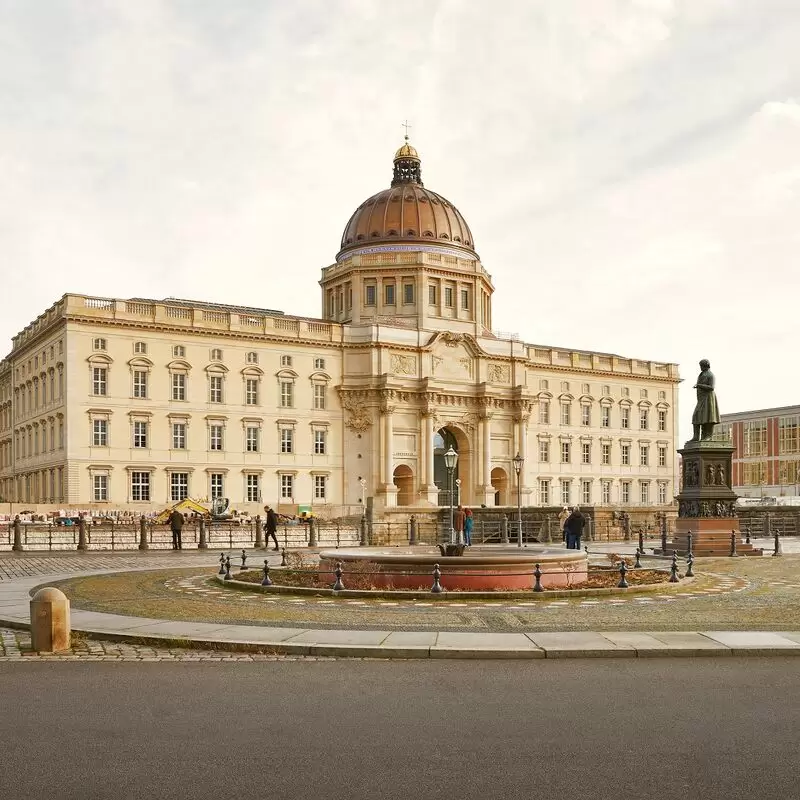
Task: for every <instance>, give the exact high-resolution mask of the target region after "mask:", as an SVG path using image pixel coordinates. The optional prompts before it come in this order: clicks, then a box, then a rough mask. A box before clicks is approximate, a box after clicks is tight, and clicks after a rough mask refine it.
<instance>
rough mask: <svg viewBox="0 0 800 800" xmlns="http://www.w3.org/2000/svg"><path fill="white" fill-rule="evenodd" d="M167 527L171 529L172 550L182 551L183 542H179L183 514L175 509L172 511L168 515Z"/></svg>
mask: <svg viewBox="0 0 800 800" xmlns="http://www.w3.org/2000/svg"><path fill="white" fill-rule="evenodd" d="M169 527H170V528H171V529H172V549H173V550H183V542H182V541H181V532H182V531H183V514H181V512H180V511H178V510H177V509H173V510H172V513H171V514H170V515H169Z"/></svg>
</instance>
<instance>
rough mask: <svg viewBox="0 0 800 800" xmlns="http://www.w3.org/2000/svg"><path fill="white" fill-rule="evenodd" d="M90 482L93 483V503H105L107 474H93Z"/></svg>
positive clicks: (106, 499)
mask: <svg viewBox="0 0 800 800" xmlns="http://www.w3.org/2000/svg"><path fill="white" fill-rule="evenodd" d="M92 483H93V484H94V487H93V488H94V501H95V503H105V502H107V501H108V475H95V476H94V477H93V480H92Z"/></svg>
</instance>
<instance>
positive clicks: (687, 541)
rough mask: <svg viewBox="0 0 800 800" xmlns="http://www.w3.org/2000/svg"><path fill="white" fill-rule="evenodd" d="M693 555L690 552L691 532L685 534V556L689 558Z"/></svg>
mask: <svg viewBox="0 0 800 800" xmlns="http://www.w3.org/2000/svg"><path fill="white" fill-rule="evenodd" d="M692 555H693V553H692V534H691V533H687V534H686V557H687V558H691V557H692Z"/></svg>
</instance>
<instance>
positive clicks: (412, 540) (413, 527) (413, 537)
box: [408, 514, 417, 545]
mask: <svg viewBox="0 0 800 800" xmlns="http://www.w3.org/2000/svg"><path fill="white" fill-rule="evenodd" d="M408 543H409V544H410V545H415V544H416V543H417V518H416V517H415V516H414V515H413V514H412V515H411V519H410V520H409V521H408Z"/></svg>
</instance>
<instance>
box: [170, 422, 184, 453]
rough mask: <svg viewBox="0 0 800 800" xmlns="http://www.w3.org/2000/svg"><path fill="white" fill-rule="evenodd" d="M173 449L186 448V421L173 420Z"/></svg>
mask: <svg viewBox="0 0 800 800" xmlns="http://www.w3.org/2000/svg"><path fill="white" fill-rule="evenodd" d="M172 449H173V450H185V449H186V423H185V422H173V423H172Z"/></svg>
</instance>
